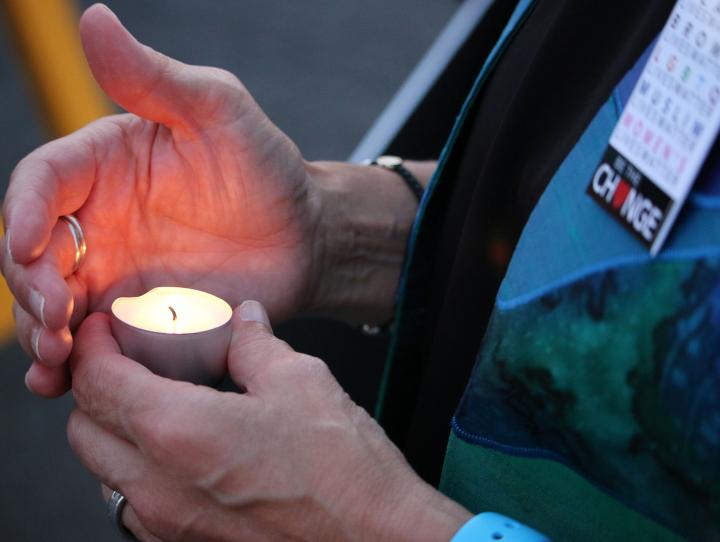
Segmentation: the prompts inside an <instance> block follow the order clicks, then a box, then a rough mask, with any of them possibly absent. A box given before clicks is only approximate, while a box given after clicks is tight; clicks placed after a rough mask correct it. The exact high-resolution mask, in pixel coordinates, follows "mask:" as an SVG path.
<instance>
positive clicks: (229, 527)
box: [68, 301, 470, 541]
mask: <svg viewBox="0 0 720 542" xmlns="http://www.w3.org/2000/svg"><path fill="white" fill-rule="evenodd" d="M228 363H229V372H230V375H231V377H232V378H233V380H234V381H235V382H236V383H237V384H238V386H240V387H242V388H244V389H245V390H246V393H244V394H237V393H229V392H224V393H223V392H218V391H215V390H213V389H210V388H206V387H203V386H195V385H192V384H187V383H181V382H176V381H171V380H167V379H164V378H161V377H158V376H156V375H154V374H152V373H150V372H149V371H148V370H147V369H145V368H144V367H142V366H140V365H138V364H137V363H135V362H133V361H132V360H130V359H128V358H126V357H124V356H122V355H121V354H120V352H119V349H118V346H117V343H116V342H115V341H114V339H113V337H112V335H111V334H110V330H109V325H108V318H107V316H106V315H104V314H93V315H91V316H90V317H88V318H87V319H86V320H85V321H84V322H83V324H82V325H81V327H80V330H79V332H78V335H77V338H76V344H75V348H74V351H73V355H72V358H71V367H72V376H73V393H74V395H75V400H76V404H77V409H76V410H75V411H74V412H73V413H72V415H71V417H70V420H69V422H68V437H69V440H70V444H71V446H72V447H73V449H74V450H75V452H76V453H77V454H78V456H79V457H80V459H81V461H82V462H83V464H84V465H85V466H86V467H87V468H88V469H89V470H90V471H91V472H92V473H93V474H94V475H96V476H97V477H98V478H99V479H100V481H101V482H102V483H103V484H104V485H105V486H107V487H108V488H112V489H115V490H118V491H120V492H121V493H122V494H123V495H125V496H126V498H127V500H128V503H129V506H127V507H126V509H125V513H124V516H123V518H122V519H123V521H124V523H125V524H126V526H127V527H128V528H130V529H131V530H132V531H133V532H134V533H135V534H136V536H137V537H138V538H140V539H141V540H143V541H149V540H166V541H171V540H172V541H174V540H208V541H210V540H212V541H231V540H285V539H292V540H313V541H317V540H378V541H381V540H393V541H402V540H415V541H422V540H449V539H450V538H451V537H452V535H453V533H454V532H455V531H456V530H457V529H458V528H459V526H460V525H461V524H462V523H463V522H464V521H466V520H467V519H468V518H469V517H470V514H469V513H468V512H467V511H466V510H464V509H463V508H462V507H460V506H459V505H457V504H455V503H453V502H452V501H450V500H449V499H447V498H446V497H444V496H443V495H441V494H440V493H438V492H437V491H436V490H434V489H432V488H431V487H430V486H428V485H427V484H425V483H424V482H423V481H422V480H420V479H419V478H418V477H417V476H416V475H415V474H414V473H413V472H412V470H411V469H410V468H409V466H408V465H407V463H406V462H405V460H404V459H403V457H402V455H401V454H400V452H399V451H398V450H397V448H395V447H394V446H393V445H392V444H391V443H390V441H389V440H388V439H387V437H386V436H385V434H384V433H383V431H382V430H381V429H380V427H379V426H378V425H377V424H376V423H375V422H374V421H373V420H372V419H371V418H370V416H368V415H367V413H366V412H365V411H364V410H362V409H361V408H360V407H358V406H357V405H355V404H354V403H353V402H352V401H351V400H350V399H349V397H348V396H347V395H346V394H345V393H344V392H343V390H342V389H341V388H340V386H339V385H338V384H337V382H336V381H335V379H334V378H333V377H332V375H331V374H330V372H329V370H328V368H327V366H326V365H325V364H324V363H323V362H322V361H321V360H319V359H317V358H312V357H309V356H305V355H302V354H298V353H296V352H294V351H293V350H292V349H291V348H290V347H289V346H288V345H287V344H285V343H284V342H282V341H280V340H278V339H276V338H275V337H274V336H273V334H272V330H271V329H270V326H269V324H268V319H267V314H266V313H265V311H264V309H263V308H262V305H260V304H259V303H257V302H253V301H248V302H245V303H244V304H243V305H242V306H241V307H240V308H239V309H237V310H236V314H235V315H234V318H233V338H232V343H231V346H230V351H229V361H228ZM106 494H107V491H106Z"/></svg>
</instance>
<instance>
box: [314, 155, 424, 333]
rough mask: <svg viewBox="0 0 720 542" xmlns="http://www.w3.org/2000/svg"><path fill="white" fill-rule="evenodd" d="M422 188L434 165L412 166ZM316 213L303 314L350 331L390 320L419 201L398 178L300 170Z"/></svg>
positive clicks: (372, 171)
mask: <svg viewBox="0 0 720 542" xmlns="http://www.w3.org/2000/svg"><path fill="white" fill-rule="evenodd" d="M406 166H407V167H409V168H412V169H411V170H412V171H413V173H414V174H416V175H417V176H418V178H419V179H420V180H421V182H423V183H424V184H427V181H428V180H429V178H430V175H431V173H432V171H433V170H434V164H433V163H423V162H410V163H406ZM306 169H307V172H308V178H309V185H310V186H311V189H312V191H313V200H314V201H315V205H316V207H317V220H316V227H315V228H314V236H313V243H312V246H313V248H312V250H313V266H312V272H311V274H312V279H311V292H310V293H309V296H308V301H307V305H306V307H305V312H307V313H311V314H322V315H325V316H331V317H334V318H339V319H342V320H345V321H348V322H351V323H355V324H357V323H361V322H364V321H386V320H388V319H390V317H391V315H392V309H393V305H394V292H395V289H396V287H397V283H398V280H399V277H400V271H401V266H402V262H403V259H404V255H405V248H406V245H407V239H408V236H409V233H410V230H411V228H412V224H413V221H414V219H415V214H416V212H417V200H416V198H415V196H414V195H413V193H412V192H411V191H410V190H409V189H408V188H407V186H405V184H404V183H403V182H402V179H399V178H397V174H396V173H394V172H392V171H387V170H384V169H383V168H379V167H371V166H360V165H354V164H347V163H341V162H312V163H307V164H306Z"/></svg>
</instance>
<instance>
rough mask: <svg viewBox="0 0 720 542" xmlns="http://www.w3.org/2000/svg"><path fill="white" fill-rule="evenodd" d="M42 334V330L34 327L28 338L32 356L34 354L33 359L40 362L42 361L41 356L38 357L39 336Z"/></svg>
mask: <svg viewBox="0 0 720 542" xmlns="http://www.w3.org/2000/svg"><path fill="white" fill-rule="evenodd" d="M41 334H42V329H41V328H39V327H36V328H34V329H33V332H32V336H31V337H30V347H31V348H32V351H33V354H35V357H36V358H37V359H39V360H40V361H43V359H42V356H41V355H40V335H41Z"/></svg>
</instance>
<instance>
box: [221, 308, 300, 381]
mask: <svg viewBox="0 0 720 542" xmlns="http://www.w3.org/2000/svg"><path fill="white" fill-rule="evenodd" d="M232 325H233V335H232V341H231V343H230V350H229V353H228V364H229V366H228V370H229V372H230V377H231V378H232V379H233V381H234V382H235V383H236V384H237V385H238V386H241V387H244V388H245V389H246V390H248V392H250V393H252V392H253V391H254V389H255V388H257V387H258V386H262V380H263V375H264V374H265V373H267V372H268V371H270V370H271V369H272V368H273V366H274V365H276V364H281V363H283V362H285V360H286V359H287V357H288V355H291V354H293V350H292V349H291V348H290V347H289V346H288V345H287V343H285V342H283V341H281V340H280V339H277V338H276V337H275V335H273V332H272V328H271V327H270V320H269V318H268V315H267V312H266V310H265V308H264V307H263V306H262V305H261V304H260V303H258V302H257V301H245V302H244V303H243V304H242V305H240V307H238V308H237V309H235V313H234V314H233V320H232Z"/></svg>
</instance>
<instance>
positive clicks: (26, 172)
mask: <svg viewBox="0 0 720 542" xmlns="http://www.w3.org/2000/svg"><path fill="white" fill-rule="evenodd" d="M80 31H81V37H82V42H83V47H84V49H85V54H86V56H87V59H88V62H89V64H90V67H91V69H92V72H93V74H94V76H95V78H96V79H97V81H98V82H99V84H100V85H101V86H102V88H103V89H104V90H105V92H106V93H107V94H108V95H109V96H110V98H112V99H113V100H114V101H115V102H116V103H117V104H119V105H120V106H122V107H123V108H125V109H126V110H128V111H129V112H130V113H129V114H124V115H118V116H113V117H108V118H104V119H101V120H99V121H96V122H94V123H92V124H90V125H88V126H87V127H85V128H83V129H81V130H79V131H78V132H76V133H74V134H72V135H70V136H67V137H64V138H61V139H58V140H56V141H52V142H50V143H48V144H46V145H45V146H43V147H41V148H39V149H37V150H36V151H34V152H33V153H31V154H30V155H29V156H27V157H26V158H25V159H23V160H22V161H21V162H20V163H19V164H18V166H17V168H16V169H15V171H14V172H13V174H12V177H11V181H10V186H9V189H8V192H7V195H6V198H5V202H4V219H5V223H6V232H7V233H6V239H5V251H4V255H3V262H2V268H3V274H4V275H5V278H6V280H7V282H8V284H9V286H10V289H11V290H12V292H13V294H14V295H15V298H16V306H15V307H14V312H15V316H16V322H17V334H18V338H19V340H20V343H21V344H22V345H23V347H24V348H25V350H26V351H27V352H28V353H29V354H30V355H31V356H32V357H33V359H34V360H35V363H33V365H32V367H31V369H30V371H29V372H28V375H27V377H26V383H27V385H28V387H29V388H30V389H32V390H33V391H35V392H36V393H38V394H41V395H47V396H54V395H59V394H61V393H64V392H65V391H66V390H67V388H68V384H69V380H68V373H67V368H66V366H65V364H64V362H65V360H66V358H67V356H68V354H69V352H70V349H71V345H72V335H71V333H70V329H71V328H72V327H73V326H74V325H76V324H77V323H79V322H80V321H81V320H82V319H83V318H84V316H85V315H86V314H87V313H89V312H92V311H98V310H107V309H108V308H109V306H110V304H111V302H112V301H113V299H114V298H115V297H117V296H119V295H136V294H140V293H143V292H144V291H146V290H148V289H150V288H152V287H154V286H158V285H179V286H186V287H194V288H198V289H202V290H205V291H209V292H212V293H214V294H216V295H219V296H220V297H223V298H224V299H226V300H227V301H228V302H229V303H231V304H232V305H237V304H239V302H240V301H241V300H243V299H246V298H248V297H252V298H257V299H261V300H262V301H263V302H264V303H265V304H266V305H267V307H268V309H269V311H270V313H271V315H272V316H273V318H284V317H287V316H289V315H290V314H292V313H294V312H296V311H297V310H298V309H299V308H301V307H302V306H303V304H304V303H305V300H306V299H307V296H309V295H310V294H311V292H312V290H313V287H314V286H313V284H312V279H311V276H312V272H311V266H312V261H313V258H312V252H313V247H312V241H311V238H312V234H313V231H314V228H315V222H316V215H317V212H316V207H317V205H316V204H315V200H316V198H315V197H314V195H313V191H312V187H311V186H310V183H308V181H307V176H308V175H307V173H306V168H305V163H304V161H303V160H302V157H301V155H300V153H299V151H298V150H297V148H296V147H295V145H294V144H293V143H292V142H291V141H290V140H289V139H288V138H287V137H286V136H285V135H284V134H283V133H282V132H281V131H280V130H278V129H277V128H276V127H275V126H274V125H273V124H272V123H271V122H270V120H269V119H268V118H267V116H265V114H264V113H263V112H262V111H261V109H260V108H259V107H258V105H257V104H256V103H255V101H254V100H253V99H252V97H251V96H250V95H249V93H248V92H247V90H246V89H245V88H244V87H243V85H242V84H241V83H240V82H239V81H238V80H237V79H236V78H235V77H234V76H233V75H231V74H229V73H227V72H225V71H222V70H219V69H215V68H208V67H198V66H188V65H185V64H182V63H180V62H178V61H175V60H173V59H170V58H168V57H166V56H164V55H162V54H160V53H158V52H156V51H154V50H152V49H150V48H148V47H146V46H144V45H142V44H140V43H138V42H137V41H136V40H135V39H134V38H133V37H132V36H131V35H130V34H129V33H128V32H127V30H125V28H123V26H122V25H121V23H120V22H119V21H118V19H117V18H116V17H115V15H114V14H113V13H112V12H111V11H110V10H109V9H108V8H106V7H105V6H102V5H95V6H93V7H91V8H89V9H88V10H87V11H86V12H85V14H84V15H83V17H82V20H81V23H80ZM69 213H74V214H75V215H76V216H77V218H78V219H79V221H80V223H81V225H82V227H83V229H84V233H85V236H86V240H87V246H88V250H87V256H86V259H85V261H84V263H83V264H82V266H81V267H80V268H79V269H78V270H77V272H75V273H73V263H74V254H75V247H74V244H73V239H72V237H71V235H70V231H69V229H68V227H67V225H66V224H65V223H63V222H62V221H60V222H58V219H59V217H60V216H62V215H65V214H69Z"/></svg>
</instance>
